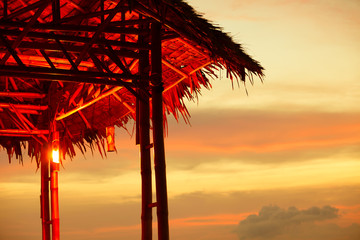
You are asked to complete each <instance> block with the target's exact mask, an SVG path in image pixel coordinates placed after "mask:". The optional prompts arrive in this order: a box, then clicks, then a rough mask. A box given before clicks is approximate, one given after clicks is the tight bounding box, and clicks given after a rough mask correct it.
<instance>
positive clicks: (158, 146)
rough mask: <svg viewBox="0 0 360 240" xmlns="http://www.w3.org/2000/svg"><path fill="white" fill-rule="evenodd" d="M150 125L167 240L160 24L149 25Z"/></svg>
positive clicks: (161, 227) (160, 233) (160, 232)
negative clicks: (151, 124)
mask: <svg viewBox="0 0 360 240" xmlns="http://www.w3.org/2000/svg"><path fill="white" fill-rule="evenodd" d="M151 66H152V68H151V80H152V123H153V140H154V162H155V179H156V199H157V217H158V236H159V240H168V239H169V220H168V215H169V214H168V201H167V188H166V165H165V147H164V126H163V98H162V92H163V90H164V88H163V82H162V68H161V67H162V66H161V24H160V23H159V22H156V23H152V24H151Z"/></svg>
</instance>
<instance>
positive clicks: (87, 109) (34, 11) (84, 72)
mask: <svg viewBox="0 0 360 240" xmlns="http://www.w3.org/2000/svg"><path fill="white" fill-rule="evenodd" d="M218 69H225V71H226V73H227V76H228V77H229V78H230V79H231V80H232V81H238V82H243V83H245V82H246V81H250V82H251V83H252V81H253V76H254V75H255V76H257V77H259V78H260V79H261V78H262V76H263V68H262V67H261V65H260V64H259V63H258V62H257V61H255V60H254V59H252V58H251V57H250V56H249V55H247V54H246V53H245V52H244V51H243V49H242V47H241V46H240V45H239V44H237V43H235V42H234V41H233V40H232V39H231V37H229V36H228V35H227V34H226V33H224V32H223V31H222V30H221V29H220V28H219V27H216V26H214V25H212V24H211V23H210V22H209V21H207V20H206V19H204V18H203V17H202V16H201V15H200V14H198V13H197V12H196V11H195V10H194V9H193V8H192V7H191V6H189V5H188V4H187V3H186V2H185V1H181V0H51V1H49V0H3V1H1V2H0V145H1V146H2V147H3V148H4V149H6V151H7V153H8V156H9V161H10V162H11V160H12V159H13V158H14V157H15V158H18V159H20V161H22V157H23V156H22V154H23V152H24V150H26V151H27V154H28V155H29V156H30V157H32V158H35V159H36V162H37V165H38V167H39V168H41V178H42V184H41V196H42V198H41V199H42V219H43V220H42V224H43V239H44V240H48V239H50V235H52V239H53V240H56V239H59V238H60V237H59V212H58V201H57V198H58V196H57V174H58V170H59V164H60V163H61V160H62V159H64V158H73V157H74V156H75V154H76V152H75V148H78V149H79V150H80V151H81V152H85V151H86V150H87V148H89V147H90V148H92V149H93V150H94V149H95V150H97V151H99V152H100V153H101V154H102V155H105V154H106V151H107V150H110V151H111V150H114V145H113V141H112V140H113V139H114V136H113V135H112V134H111V132H113V127H114V126H118V127H123V126H124V125H125V124H126V123H127V122H128V121H130V120H135V122H136V144H139V145H140V151H141V172H142V216H141V222H142V239H151V236H152V223H151V222H152V216H151V214H152V212H151V208H152V207H156V208H157V215H158V236H159V239H169V227H168V212H167V211H168V210H167V190H166V172H165V150H164V133H163V128H164V122H165V120H166V116H167V115H169V114H171V115H173V116H175V118H176V119H178V118H179V117H183V118H184V119H185V120H187V119H188V117H189V113H188V111H187V109H186V106H185V103H184V100H185V99H190V100H191V99H194V98H197V96H198V94H199V93H200V89H201V88H203V87H205V88H210V87H211V85H210V82H209V78H213V77H216V72H217V71H216V70H218ZM150 125H151V128H150ZM152 147H153V148H154V153H155V156H154V163H155V177H156V186H155V191H156V201H153V199H152V192H153V186H151V164H152V160H151V157H150V148H152ZM51 148H52V149H55V150H58V152H59V156H60V157H55V156H56V155H54V157H51V156H50V155H49V151H50V149H51ZM106 148H108V149H106ZM57 159H59V160H57ZM59 162H60V163H59Z"/></svg>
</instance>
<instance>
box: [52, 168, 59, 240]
mask: <svg viewBox="0 0 360 240" xmlns="http://www.w3.org/2000/svg"><path fill="white" fill-rule="evenodd" d="M58 171H59V163H54V162H51V165H50V172H51V173H50V178H51V180H50V182H51V184H50V189H51V223H52V240H59V239H60V220H59V187H58V185H59V184H58Z"/></svg>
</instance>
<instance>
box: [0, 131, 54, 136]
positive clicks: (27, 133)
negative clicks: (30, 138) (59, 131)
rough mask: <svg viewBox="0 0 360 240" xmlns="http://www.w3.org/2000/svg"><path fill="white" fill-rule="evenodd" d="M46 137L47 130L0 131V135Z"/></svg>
mask: <svg viewBox="0 0 360 240" xmlns="http://www.w3.org/2000/svg"><path fill="white" fill-rule="evenodd" d="M7 134H11V135H48V134H49V130H23V129H0V135H2V136H6V135H7Z"/></svg>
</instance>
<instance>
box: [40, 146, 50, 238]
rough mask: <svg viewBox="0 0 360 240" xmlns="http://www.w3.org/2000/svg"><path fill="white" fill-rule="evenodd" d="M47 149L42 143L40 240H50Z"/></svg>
mask: <svg viewBox="0 0 360 240" xmlns="http://www.w3.org/2000/svg"><path fill="white" fill-rule="evenodd" d="M49 156H50V155H49V147H48V144H47V143H44V144H43V146H42V148H41V157H40V162H41V196H40V200H41V222H42V240H50V208H49V160H50V159H49Z"/></svg>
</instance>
